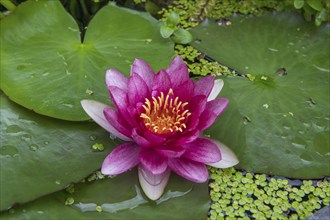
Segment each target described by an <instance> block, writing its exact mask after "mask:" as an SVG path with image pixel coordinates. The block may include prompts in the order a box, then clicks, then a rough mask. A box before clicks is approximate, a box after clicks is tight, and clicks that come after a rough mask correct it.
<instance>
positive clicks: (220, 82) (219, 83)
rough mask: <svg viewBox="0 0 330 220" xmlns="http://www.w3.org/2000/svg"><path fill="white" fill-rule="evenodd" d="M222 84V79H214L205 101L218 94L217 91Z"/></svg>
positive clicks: (218, 91)
mask: <svg viewBox="0 0 330 220" xmlns="http://www.w3.org/2000/svg"><path fill="white" fill-rule="evenodd" d="M223 84H224V83H223V80H222V79H217V80H215V81H214V86H213V88H212V91H211V93H210V95H209V97H208V98H207V101H211V100H213V99H215V98H216V97H217V96H218V95H219V93H220V91H221V89H222V87H223Z"/></svg>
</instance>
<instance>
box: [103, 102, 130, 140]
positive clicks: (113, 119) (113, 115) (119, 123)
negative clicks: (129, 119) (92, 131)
mask: <svg viewBox="0 0 330 220" xmlns="http://www.w3.org/2000/svg"><path fill="white" fill-rule="evenodd" d="M103 113H104V116H105V118H106V119H107V121H108V122H109V123H110V124H111V125H112V126H113V127H114V128H115V129H116V130H117V131H119V132H120V133H122V134H124V135H125V136H127V137H131V133H132V132H131V130H132V128H131V127H130V125H128V124H127V123H126V121H125V120H124V119H123V118H122V117H121V116H120V115H119V114H118V113H117V112H116V111H115V110H114V109H112V108H105V109H104V110H103Z"/></svg>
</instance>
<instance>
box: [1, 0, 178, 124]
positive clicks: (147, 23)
mask: <svg viewBox="0 0 330 220" xmlns="http://www.w3.org/2000/svg"><path fill="white" fill-rule="evenodd" d="M86 29H87V30H86V33H85V36H84V39H81V37H80V34H81V33H80V30H79V27H78V25H77V23H76V22H75V21H74V19H73V18H72V17H71V16H70V15H69V14H68V13H67V12H66V11H65V9H64V8H63V6H62V5H61V3H60V1H27V2H24V3H22V4H20V5H19V6H18V7H17V8H16V9H15V10H14V11H13V12H12V14H10V15H9V16H7V17H5V18H4V19H2V20H1V35H0V39H1V50H0V51H1V54H0V55H1V63H0V66H1V67H0V68H1V69H0V73H1V83H0V86H1V89H2V90H3V91H4V92H5V93H6V94H7V95H8V96H9V97H10V99H11V100H13V101H15V102H16V103H18V104H20V105H23V106H24V107H26V108H29V109H33V110H34V111H36V112H38V113H40V114H43V115H47V116H51V117H55V118H60V119H66V120H73V121H79V120H86V119H88V116H87V115H86V114H85V113H84V111H83V110H82V108H81V106H80V100H82V99H94V100H98V101H101V102H106V101H107V100H108V91H107V89H106V86H105V83H104V78H105V71H106V69H108V68H110V67H114V68H117V69H118V70H120V71H122V72H123V73H125V74H127V75H128V74H129V72H130V66H131V64H132V63H133V61H134V59H135V58H142V59H145V60H146V61H148V63H149V64H150V65H151V66H152V67H153V68H154V69H157V70H158V69H161V68H165V67H166V66H167V65H168V64H169V62H170V60H171V59H172V57H173V55H174V51H173V43H172V42H171V41H170V40H168V39H163V38H162V37H161V36H160V33H159V25H158V22H157V21H156V20H155V19H154V18H152V17H151V16H150V15H148V14H146V13H140V12H136V11H132V10H129V9H124V8H120V7H117V6H115V5H113V4H109V5H107V6H105V7H103V8H102V9H101V10H100V11H99V12H98V13H97V14H96V15H95V17H94V18H93V19H92V21H91V22H90V24H89V25H88V27H86Z"/></svg>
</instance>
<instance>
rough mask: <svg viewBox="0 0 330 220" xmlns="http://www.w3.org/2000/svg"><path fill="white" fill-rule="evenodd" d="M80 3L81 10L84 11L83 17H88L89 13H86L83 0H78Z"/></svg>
mask: <svg viewBox="0 0 330 220" xmlns="http://www.w3.org/2000/svg"><path fill="white" fill-rule="evenodd" d="M79 2H80V5H81V8H82V11H83V13H84V16H85V17H89V13H88V10H87V7H86V4H85V2H84V0H80V1H79Z"/></svg>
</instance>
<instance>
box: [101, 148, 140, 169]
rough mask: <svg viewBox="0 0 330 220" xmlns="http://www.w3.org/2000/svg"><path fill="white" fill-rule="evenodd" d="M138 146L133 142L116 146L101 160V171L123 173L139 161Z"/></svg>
mask: <svg viewBox="0 0 330 220" xmlns="http://www.w3.org/2000/svg"><path fill="white" fill-rule="evenodd" d="M139 153H140V147H139V146H137V145H136V144H135V143H132V142H131V143H126V144H122V145H119V146H118V147H116V148H115V149H114V150H113V151H112V152H111V153H110V154H109V155H108V156H107V157H106V158H105V159H104V161H103V164H102V168H101V172H102V173H103V174H105V175H117V174H120V173H123V172H125V171H127V170H129V169H131V168H133V167H135V166H136V165H137V164H138V163H139V162H140V158H139Z"/></svg>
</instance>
